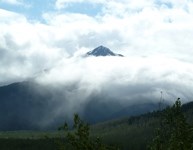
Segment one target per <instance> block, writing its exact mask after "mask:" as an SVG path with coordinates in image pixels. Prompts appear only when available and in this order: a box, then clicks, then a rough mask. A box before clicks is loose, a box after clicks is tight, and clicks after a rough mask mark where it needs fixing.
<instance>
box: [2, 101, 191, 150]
mask: <svg viewBox="0 0 193 150" xmlns="http://www.w3.org/2000/svg"><path fill="white" fill-rule="evenodd" d="M192 123H193V102H191V103H188V104H185V105H182V106H181V102H180V100H179V99H178V100H177V101H176V103H175V104H174V105H173V106H172V107H168V108H166V109H164V110H162V111H155V112H151V113H147V114H143V115H140V116H133V117H129V118H122V119H118V120H112V121H107V122H103V123H100V124H96V125H93V126H89V125H88V124H86V123H85V122H83V121H82V120H81V119H80V118H79V117H78V115H75V116H74V126H73V127H72V128H69V126H68V125H67V124H64V126H62V127H60V130H61V131H52V132H31V131H30V132H28V131H22V132H0V149H3V150H13V149H14V150H17V149H18V150H42V149H46V150H61V149H65V150H68V149H72V150H77V149H80V150H81V149H85V150H86V149H88V150H94V149H104V150H109V149H117V148H115V147H114V146H116V147H119V149H120V150H146V149H149V150H191V149H193V128H192ZM70 129H71V130H70Z"/></svg>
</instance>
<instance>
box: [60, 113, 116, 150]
mask: <svg viewBox="0 0 193 150" xmlns="http://www.w3.org/2000/svg"><path fill="white" fill-rule="evenodd" d="M73 129H74V130H73V131H70V130H69V128H68V125H67V123H65V124H64V126H62V127H60V128H59V130H65V131H66V132H67V135H66V143H64V144H60V150H68V149H69V150H116V149H117V148H115V147H112V146H107V145H104V144H103V143H102V142H101V140H100V139H99V138H96V139H92V138H91V137H90V127H89V125H88V124H87V123H85V122H83V121H82V120H81V119H80V118H79V116H78V114H75V115H74V125H73Z"/></svg>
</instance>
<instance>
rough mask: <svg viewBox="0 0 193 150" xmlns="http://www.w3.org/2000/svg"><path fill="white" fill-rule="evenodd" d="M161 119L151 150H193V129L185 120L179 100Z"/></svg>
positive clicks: (164, 112)
mask: <svg viewBox="0 0 193 150" xmlns="http://www.w3.org/2000/svg"><path fill="white" fill-rule="evenodd" d="M160 119H161V120H160V127H159V128H158V129H157V133H156V136H155V138H154V139H153V142H152V145H151V147H150V149H151V150H191V149H193V127H192V126H190V125H189V124H188V123H187V121H186V119H185V116H184V114H183V112H182V110H181V102H180V99H179V98H178V100H177V101H176V102H175V104H174V105H173V106H172V107H171V108H167V109H165V110H164V111H163V112H162V115H161V118H160Z"/></svg>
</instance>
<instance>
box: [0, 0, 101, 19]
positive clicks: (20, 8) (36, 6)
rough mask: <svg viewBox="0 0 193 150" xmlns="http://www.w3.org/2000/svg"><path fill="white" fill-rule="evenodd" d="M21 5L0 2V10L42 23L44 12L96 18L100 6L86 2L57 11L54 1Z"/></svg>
mask: <svg viewBox="0 0 193 150" xmlns="http://www.w3.org/2000/svg"><path fill="white" fill-rule="evenodd" d="M19 2H21V4H17V3H9V2H6V1H5V2H4V1H3V2H1V1H0V8H2V9H6V10H8V11H13V12H16V13H20V14H23V15H25V16H26V17H27V18H28V19H30V20H38V21H43V20H42V19H43V18H42V14H43V13H45V12H57V13H82V14H87V15H90V16H96V15H97V14H98V13H100V12H101V9H102V5H101V4H92V3H87V2H81V3H79V2H78V3H69V4H68V6H66V7H65V8H61V9H57V8H56V6H55V2H56V1H55V0H44V1H39V0H23V1H19Z"/></svg>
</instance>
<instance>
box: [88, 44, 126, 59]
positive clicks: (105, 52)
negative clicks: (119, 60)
mask: <svg viewBox="0 0 193 150" xmlns="http://www.w3.org/2000/svg"><path fill="white" fill-rule="evenodd" d="M86 55H87V56H95V57H99V56H119V57H124V56H123V55H122V54H116V53H114V52H112V51H111V50H110V49H109V48H107V47H105V46H103V45H101V46H98V47H96V48H95V49H93V50H92V51H89V52H87V53H86Z"/></svg>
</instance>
